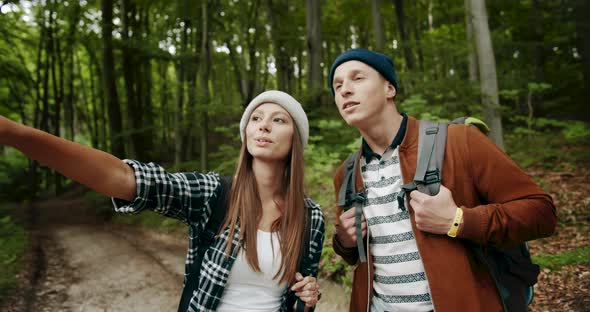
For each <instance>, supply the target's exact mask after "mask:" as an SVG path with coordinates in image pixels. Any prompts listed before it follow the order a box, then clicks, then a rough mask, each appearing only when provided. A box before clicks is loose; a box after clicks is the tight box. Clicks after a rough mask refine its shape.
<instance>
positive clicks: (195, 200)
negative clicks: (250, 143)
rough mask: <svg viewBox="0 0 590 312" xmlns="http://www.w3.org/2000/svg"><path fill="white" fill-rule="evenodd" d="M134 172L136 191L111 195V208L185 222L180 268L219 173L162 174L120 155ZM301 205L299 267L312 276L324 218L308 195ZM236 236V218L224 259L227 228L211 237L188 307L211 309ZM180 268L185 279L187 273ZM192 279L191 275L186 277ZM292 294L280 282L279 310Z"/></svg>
mask: <svg viewBox="0 0 590 312" xmlns="http://www.w3.org/2000/svg"><path fill="white" fill-rule="evenodd" d="M124 162H125V163H126V164H128V165H129V166H131V167H132V168H133V169H134V171H135V180H136V183H137V194H136V197H135V198H134V199H133V201H132V202H127V201H124V200H121V199H115V198H113V204H114V206H115V211H117V212H122V213H139V212H141V211H144V210H152V211H155V212H157V213H159V214H162V215H164V216H167V217H171V218H176V219H179V220H181V221H183V222H185V223H186V224H187V225H188V226H189V249H188V252H187V257H186V268H188V267H189V266H190V265H191V264H192V263H193V261H194V258H195V256H196V255H197V249H198V244H197V241H198V240H197V238H198V237H199V236H198V235H199V233H201V232H202V231H203V230H204V229H205V225H206V224H207V221H208V220H209V217H210V216H211V208H212V207H210V205H209V200H210V199H211V198H212V197H213V195H214V194H215V190H216V188H217V187H218V186H219V185H220V177H219V175H218V174H216V173H208V174H201V173H197V172H187V173H168V172H166V171H165V170H164V168H162V167H161V166H159V165H157V164H154V163H147V164H145V163H140V162H138V161H134V160H128V159H126V160H124ZM305 205H306V206H307V207H308V208H309V209H311V211H312V213H311V229H310V230H311V233H310V239H311V241H310V244H309V252H308V257H309V259H308V260H309V261H307V262H308V263H309V266H308V267H306V268H303V269H302V270H301V271H302V272H301V274H303V276H308V275H312V276H317V272H318V266H319V262H320V256H321V254H322V247H323V242H324V217H323V214H322V211H321V210H320V206H319V205H318V204H316V203H314V202H313V201H312V200H311V199H309V198H307V197H306V198H305ZM239 236H240V227H239V223H238V224H237V226H236V231H235V232H234V236H233V237H232V238H231V244H232V249H231V250H232V253H231V255H230V257H229V258H228V259H226V256H225V249H226V246H227V244H228V243H230V238H229V228H226V229H224V231H223V233H221V234H220V235H219V236H217V237H216V238H215V240H214V242H213V244H212V245H211V246H210V247H209V248H208V249H207V251H206V252H205V256H204V257H203V262H202V265H201V272H200V274H199V276H198V278H199V284H198V285H199V286H198V289H197V291H195V292H194V293H193V296H192V298H191V301H190V305H189V309H188V311H194V312H197V311H199V312H201V311H215V310H216V309H217V305H218V304H219V301H220V298H221V296H222V295H223V290H224V289H225V285H226V283H227V279H228V277H229V272H230V270H231V267H232V264H233V262H234V260H235V257H236V250H237V249H236V246H237V244H238V237H239ZM187 277H188V276H187V272H185V279H186V278H187ZM191 278H193V277H191ZM289 296H294V294H293V292H291V291H290V290H289V287H285V290H284V292H283V296H282V298H281V309H280V311H287V309H288V307H287V298H288V297H289ZM289 308H290V307H289Z"/></svg>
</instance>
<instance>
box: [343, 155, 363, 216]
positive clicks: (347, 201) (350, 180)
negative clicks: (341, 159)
mask: <svg viewBox="0 0 590 312" xmlns="http://www.w3.org/2000/svg"><path fill="white" fill-rule="evenodd" d="M358 154H359V151H355V152H354V153H351V154H350V155H348V158H346V160H345V163H344V173H343V176H342V185H341V186H340V190H339V191H338V206H340V207H344V209H348V208H350V206H351V205H352V204H353V202H354V201H355V199H356V198H355V196H354V194H356V187H355V186H356V171H357V168H358V162H357V161H356V159H357V158H358Z"/></svg>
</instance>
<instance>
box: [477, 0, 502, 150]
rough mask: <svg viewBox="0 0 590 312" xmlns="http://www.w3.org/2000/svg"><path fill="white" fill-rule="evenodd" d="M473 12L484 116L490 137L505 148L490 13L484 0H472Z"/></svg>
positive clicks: (500, 146)
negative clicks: (488, 126) (489, 23)
mask: <svg viewBox="0 0 590 312" xmlns="http://www.w3.org/2000/svg"><path fill="white" fill-rule="evenodd" d="M470 8H471V14H472V18H473V21H472V23H473V30H474V38H475V46H476V48H477V60H478V64H479V73H480V76H481V79H480V84H481V93H482V103H483V107H484V118H485V119H486V121H487V122H488V124H489V125H490V129H491V131H490V138H491V139H492V141H494V143H496V145H497V146H498V147H499V148H501V149H504V139H503V134H502V115H501V114H500V103H499V100H498V80H497V77H496V59H495V57H494V49H493V47H492V38H491V36H490V28H489V25H488V14H487V10H486V6H485V2H484V0H471V3H470Z"/></svg>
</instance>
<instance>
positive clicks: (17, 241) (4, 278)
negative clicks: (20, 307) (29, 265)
mask: <svg viewBox="0 0 590 312" xmlns="http://www.w3.org/2000/svg"><path fill="white" fill-rule="evenodd" d="M6 212H7V211H6V208H5V207H0V304H1V303H2V300H3V298H5V296H6V295H7V294H9V293H11V292H12V291H13V290H14V288H15V287H16V286H17V282H18V281H17V279H16V276H17V274H18V273H20V272H21V271H22V269H23V255H24V253H25V249H26V241H27V235H26V233H25V231H24V228H23V226H22V225H20V224H18V223H16V222H15V220H14V219H13V218H11V217H10V216H9V215H7V214H6Z"/></svg>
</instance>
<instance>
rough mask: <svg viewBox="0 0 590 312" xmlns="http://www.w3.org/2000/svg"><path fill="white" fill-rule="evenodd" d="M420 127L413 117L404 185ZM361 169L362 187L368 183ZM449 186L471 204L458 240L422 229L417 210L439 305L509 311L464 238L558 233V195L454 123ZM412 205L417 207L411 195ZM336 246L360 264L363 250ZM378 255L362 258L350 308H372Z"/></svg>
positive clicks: (513, 240)
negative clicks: (373, 259)
mask: <svg viewBox="0 0 590 312" xmlns="http://www.w3.org/2000/svg"><path fill="white" fill-rule="evenodd" d="M418 129H419V122H418V121H417V120H416V119H414V118H412V117H408V124H407V130H406V135H405V137H404V139H403V142H402V144H401V145H400V146H399V147H398V148H399V156H400V165H401V170H402V177H403V182H404V183H408V182H410V181H411V180H412V179H413V177H414V172H415V170H416V157H417V152H418ZM359 160H360V153H359ZM359 160H357V161H359ZM360 167H361V166H357V168H359V171H358V172H357V175H356V176H357V180H356V188H357V190H361V189H363V188H364V185H363V181H362V175H361V173H360ZM343 169H344V163H343V164H342V165H341V166H340V167H339V168H338V170H337V171H336V174H335V176H334V186H335V189H336V194H338V191H339V189H340V186H341V184H342V179H343V171H344V170H343ZM442 184H443V185H444V186H446V187H447V188H449V189H450V190H451V192H452V194H453V199H454V200H455V203H456V204H457V206H459V207H461V208H463V223H462V225H461V227H460V228H459V232H458V233H457V237H456V238H451V237H448V236H446V235H438V234H431V233H426V232H422V231H420V230H418V229H417V228H416V223H415V220H414V211H413V209H412V208H411V207H409V211H410V219H411V223H412V229H413V231H414V236H415V237H416V243H417V244H418V250H419V252H420V255H421V258H422V261H423V263H424V270H425V271H426V276H427V279H428V284H429V287H430V293H431V298H432V302H433V304H434V309H435V311H437V312H445V311H457V309H460V310H462V311H501V310H502V303H501V301H500V297H499V295H498V293H497V291H496V288H495V286H494V283H493V281H492V279H491V276H490V274H489V272H488V270H487V268H486V266H485V265H484V264H483V263H481V262H480V261H479V260H478V258H477V257H476V256H475V255H474V254H473V253H472V252H471V251H470V250H469V249H468V248H466V246H465V244H464V242H466V241H471V242H474V243H477V244H479V245H483V246H485V245H494V246H498V247H503V246H505V247H508V246H514V245H517V244H520V243H522V242H524V241H528V240H533V239H536V238H541V237H546V236H550V235H551V234H552V233H553V231H554V229H555V224H556V220H557V218H556V211H555V206H554V205H553V200H552V199H551V197H550V196H549V195H548V194H547V193H545V192H544V191H543V190H542V189H541V188H540V187H539V186H538V185H537V184H536V183H535V182H534V181H533V180H532V179H531V177H529V176H528V175H527V174H526V173H525V172H524V171H523V170H521V169H520V168H519V167H518V166H517V165H516V164H515V163H514V162H513V161H512V160H511V159H510V158H509V157H508V156H507V155H506V154H505V153H504V152H503V151H502V150H500V149H499V148H497V147H496V145H495V144H494V143H492V142H491V141H490V140H489V139H488V138H487V137H486V136H485V135H484V134H482V133H481V132H480V131H479V130H477V129H475V128H474V127H469V126H463V125H451V126H449V130H448V139H447V145H446V151H445V160H444V165H443V179H442ZM406 204H407V205H408V206H409V200H408V201H406ZM341 213H342V207H338V208H337V211H336V215H337V217H336V226H337V227H338V226H339V224H338V223H339V221H338V220H339V219H338V217H339V216H340V214H341ZM365 239H366V238H365ZM333 244H334V250H335V251H336V253H338V254H339V255H340V256H342V258H343V259H344V260H345V261H346V262H347V263H349V264H351V265H356V264H357V262H358V252H357V248H356V247H353V248H345V247H343V246H342V245H341V244H340V243H339V242H338V238H337V236H334V238H333ZM370 258H371V257H369V263H368V264H366V263H359V265H358V266H357V268H356V270H355V272H354V281H353V287H352V298H351V303H350V311H354V312H360V311H367V305H368V304H369V303H370V298H371V297H372V281H373V272H372V263H371V260H370ZM367 275H368V276H367ZM368 284H370V285H368Z"/></svg>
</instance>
